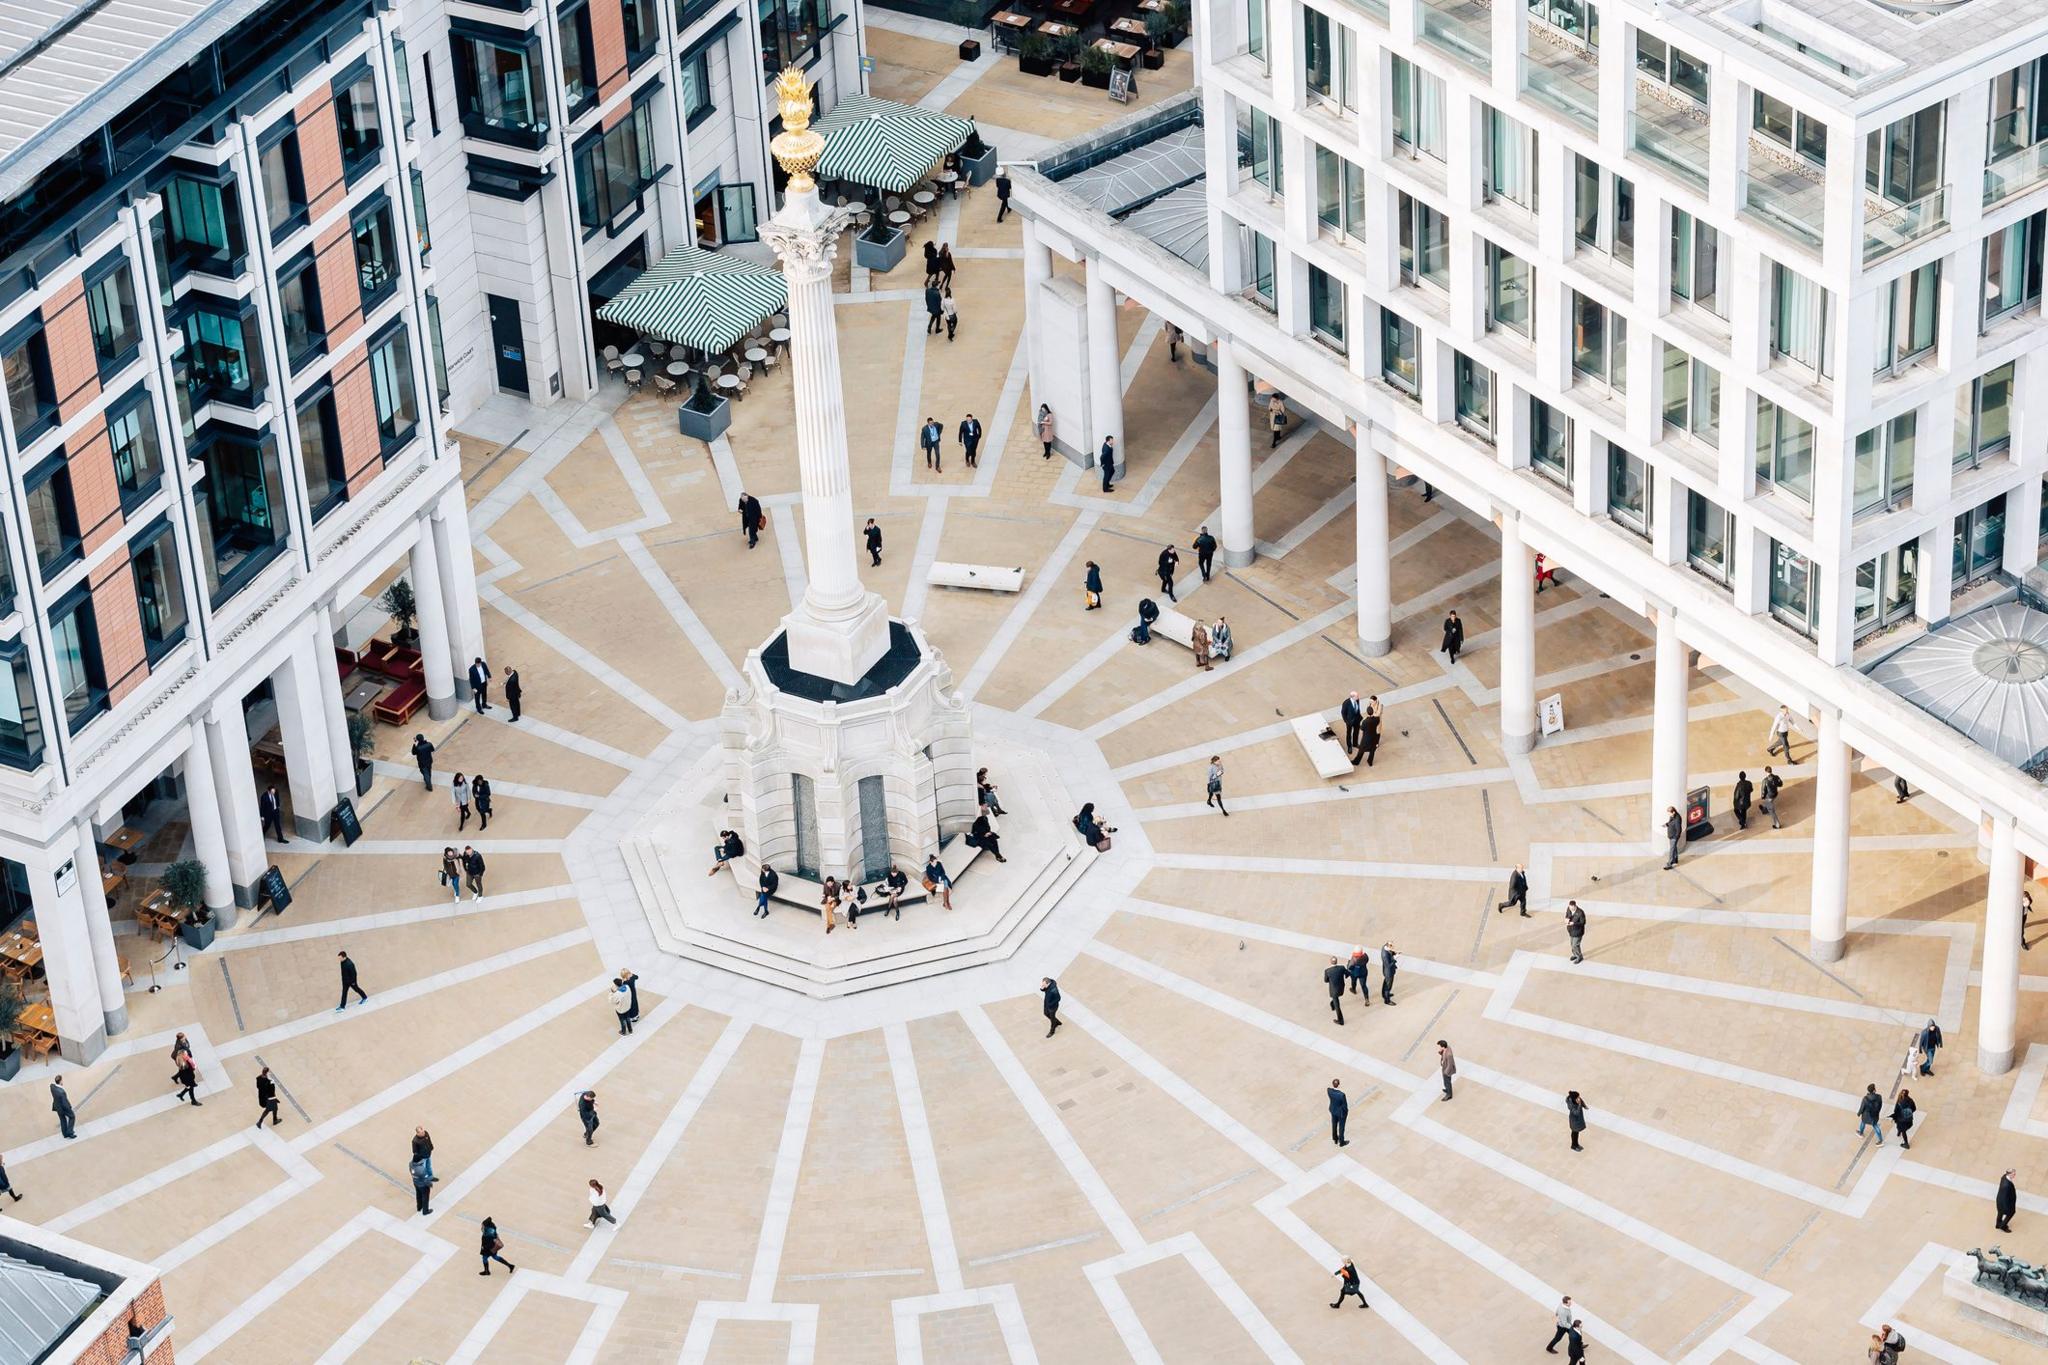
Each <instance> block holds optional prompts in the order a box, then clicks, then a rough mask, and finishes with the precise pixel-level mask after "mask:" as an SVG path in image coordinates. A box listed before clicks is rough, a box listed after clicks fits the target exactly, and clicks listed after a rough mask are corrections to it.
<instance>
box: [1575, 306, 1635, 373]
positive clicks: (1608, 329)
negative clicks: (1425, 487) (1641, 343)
mask: <svg viewBox="0 0 2048 1365" xmlns="http://www.w3.org/2000/svg"><path fill="white" fill-rule="evenodd" d="M1572 369H1573V371H1574V372H1576V373H1578V374H1581V375H1584V376H1586V377H1587V378H1588V379H1598V380H1601V381H1602V382H1604V383H1606V384H1607V385H1608V386H1609V387H1610V388H1612V389H1613V390H1614V391H1615V392H1616V393H1626V392H1627V391H1628V319H1626V318H1624V317H1622V316H1621V315H1619V314H1618V313H1610V312H1609V311H1608V310H1607V307H1606V305H1604V304H1601V303H1597V302H1595V301H1594V300H1592V299H1589V298H1587V297H1586V296H1585V295H1584V294H1581V293H1579V292H1578V291H1577V290H1573V291H1572Z"/></svg>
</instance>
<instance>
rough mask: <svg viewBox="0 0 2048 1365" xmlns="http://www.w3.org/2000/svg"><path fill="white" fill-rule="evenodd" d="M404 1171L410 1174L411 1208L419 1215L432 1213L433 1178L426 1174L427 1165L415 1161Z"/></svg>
mask: <svg viewBox="0 0 2048 1365" xmlns="http://www.w3.org/2000/svg"><path fill="white" fill-rule="evenodd" d="M406 1169H407V1170H409V1171H410V1172H411V1173H412V1206H413V1207H414V1208H415V1209H417V1210H419V1211H420V1212H421V1213H432V1212H433V1211H434V1203H433V1199H434V1177H432V1176H430V1175H428V1174H427V1163H426V1162H424V1161H415V1162H413V1163H412V1164H411V1165H410V1166H408V1167H407V1168H406Z"/></svg>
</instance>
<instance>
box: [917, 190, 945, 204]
mask: <svg viewBox="0 0 2048 1365" xmlns="http://www.w3.org/2000/svg"><path fill="white" fill-rule="evenodd" d="M938 198H939V196H937V195H936V194H933V193H932V192H931V191H930V190H919V191H918V192H917V193H916V194H913V195H911V196H910V202H911V203H913V204H924V205H927V206H929V205H931V204H934V203H937V202H938Z"/></svg>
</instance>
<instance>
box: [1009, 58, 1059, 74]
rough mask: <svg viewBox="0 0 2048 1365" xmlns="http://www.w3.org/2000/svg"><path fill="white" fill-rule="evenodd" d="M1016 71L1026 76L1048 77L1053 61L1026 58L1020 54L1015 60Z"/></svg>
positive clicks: (1049, 59) (1050, 59)
mask: <svg viewBox="0 0 2048 1365" xmlns="http://www.w3.org/2000/svg"><path fill="white" fill-rule="evenodd" d="M1017 69H1018V70H1019V71H1021V72H1023V73H1024V74H1025V75H1027V76H1050V75H1051V74H1052V70H1053V60H1052V58H1050V57H1026V56H1023V55H1021V54H1020V55H1019V56H1018V58H1017Z"/></svg>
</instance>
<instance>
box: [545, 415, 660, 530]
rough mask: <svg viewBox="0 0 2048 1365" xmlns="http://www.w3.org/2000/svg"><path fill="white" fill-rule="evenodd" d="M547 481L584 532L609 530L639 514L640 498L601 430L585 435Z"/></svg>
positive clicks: (634, 518) (640, 513)
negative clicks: (613, 456) (629, 482)
mask: <svg viewBox="0 0 2048 1365" xmlns="http://www.w3.org/2000/svg"><path fill="white" fill-rule="evenodd" d="M546 482H547V485H548V487H549V489H551V490H552V491H553V492H554V494H555V496H557V497H559V498H560V499H561V500H562V502H563V503H564V504H566V505H567V507H568V508H569V510H570V511H571V512H572V513H574V514H575V517H576V520H577V521H579V522H581V523H582V524H583V529H584V530H586V531H608V530H610V529H611V528H613V527H615V526H619V525H621V524H623V523H625V522H630V521H638V520H639V519H640V517H641V515H642V512H641V507H640V500H639V499H638V498H636V497H635V496H634V495H633V489H632V486H631V485H630V484H628V483H627V482H626V476H625V474H624V473H622V472H621V471H620V469H619V466H618V464H617V462H616V461H614V460H613V459H612V456H611V447H610V446H608V445H607V444H606V443H605V439H604V435H603V433H602V432H595V431H594V432H592V433H591V434H590V435H588V436H586V437H584V438H583V441H582V443H581V444H580V445H578V446H577V447H576V448H575V449H574V450H572V451H570V452H569V458H567V459H566V460H563V461H562V463H561V464H559V465H557V466H555V469H554V472H553V473H551V474H549V475H548V477H547V480H546Z"/></svg>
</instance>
